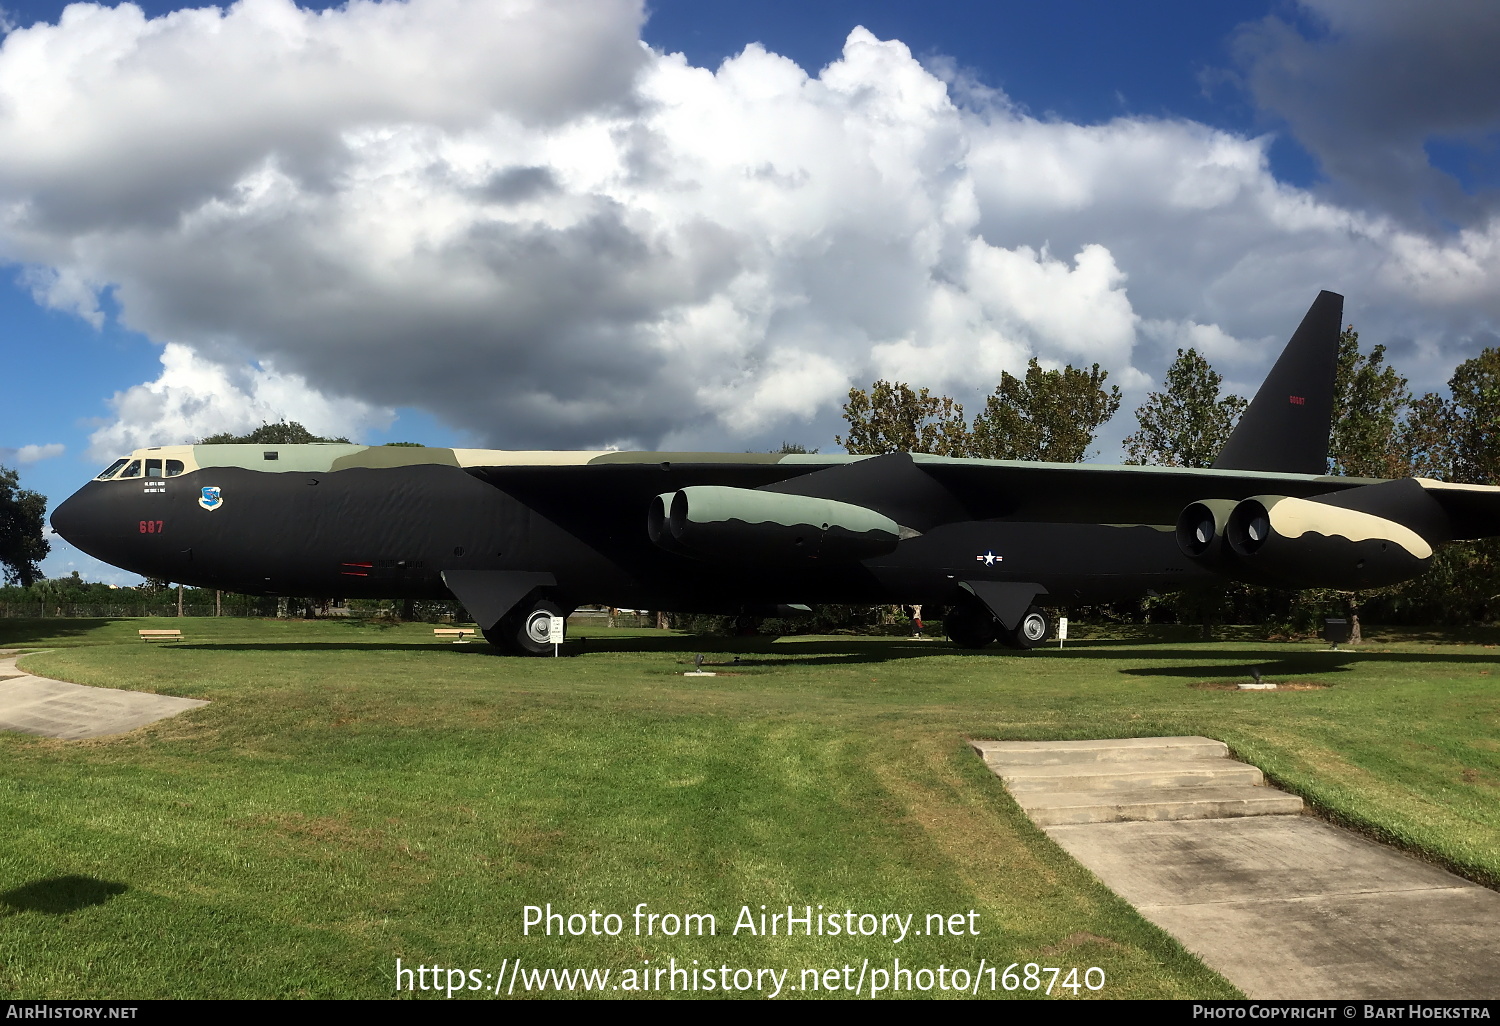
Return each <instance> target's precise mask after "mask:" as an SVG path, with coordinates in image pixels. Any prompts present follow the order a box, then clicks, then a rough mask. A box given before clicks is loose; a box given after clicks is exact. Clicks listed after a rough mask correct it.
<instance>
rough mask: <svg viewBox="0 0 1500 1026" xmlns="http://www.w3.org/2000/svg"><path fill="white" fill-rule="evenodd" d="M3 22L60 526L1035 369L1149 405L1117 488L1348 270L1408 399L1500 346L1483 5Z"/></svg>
mask: <svg viewBox="0 0 1500 1026" xmlns="http://www.w3.org/2000/svg"><path fill="white" fill-rule="evenodd" d="M1142 8H1147V9H1148V10H1145V11H1143V10H1142ZM0 12H3V13H0V30H3V31H4V32H5V35H4V38H3V40H0V346H3V347H4V352H5V355H6V358H7V359H6V365H7V368H8V371H9V373H8V375H7V381H8V382H9V383H10V388H9V389H8V390H7V394H6V397H5V401H4V402H3V403H0V463H4V464H6V465H10V466H15V467H18V468H19V470H20V471H21V474H22V480H23V483H24V484H25V485H27V486H28V487H32V488H36V489H38V490H40V491H42V492H44V493H46V494H48V495H49V496H50V497H51V498H52V499H53V501H54V502H56V501H60V500H61V499H62V498H65V497H66V495H67V494H68V493H69V492H71V491H72V490H73V489H74V488H76V487H77V486H78V485H79V484H80V483H82V481H83V480H85V479H86V478H87V477H89V476H90V475H91V474H92V473H93V472H94V471H95V470H96V469H97V466H102V465H103V464H105V463H106V462H108V460H109V459H110V458H112V457H113V456H115V455H117V454H120V453H123V452H125V451H127V450H128V449H130V448H132V447H135V446H139V445H154V444H166V443H172V442H182V441H191V440H193V439H194V438H197V437H200V436H202V435H204V434H208V433H211V432H215V431H221V430H226V429H236V430H240V429H248V428H251V427H254V426H255V425H257V424H259V423H261V422H262V421H265V420H276V419H278V418H282V417H285V418H287V419H292V420H298V421H301V422H302V423H304V424H306V425H307V426H309V427H310V428H313V429H314V430H315V431H319V432H322V433H330V434H343V435H348V436H349V437H351V438H354V439H356V440H361V441H369V442H383V441H388V440H412V441H422V442H426V443H429V444H439V445H442V444H469V445H484V446H494V447H500V448H573V447H590V448H593V447H605V446H620V447H640V448H663V449H673V448H708V449H718V448H723V449H728V450H745V449H765V448H770V447H773V446H775V445H776V444H778V443H779V442H781V441H783V440H789V441H797V442H801V443H802V444H804V445H807V446H809V447H815V446H816V447H822V448H823V449H824V450H825V451H827V450H829V449H832V448H833V441H832V437H833V435H834V434H835V433H836V432H837V431H838V430H839V428H840V426H841V422H840V419H839V404H840V402H841V401H842V399H843V397H844V395H845V393H846V392H847V391H848V389H849V388H850V386H851V385H866V384H868V383H869V382H870V381H872V380H873V379H875V378H877V377H893V378H898V379H901V380H905V381H908V382H911V383H912V384H919V385H927V386H930V387H932V388H934V389H936V390H940V391H944V392H947V393H948V394H951V395H953V396H954V397H956V398H958V399H959V400H960V401H962V402H965V403H966V404H968V405H969V407H970V409H971V410H972V409H974V408H976V407H977V406H979V405H980V404H981V403H982V397H983V396H984V395H985V394H986V393H988V392H989V391H990V390H991V389H992V388H993V387H994V385H995V383H996V382H997V381H998V378H999V376H1000V373H1001V371H1002V370H1011V371H1017V370H1020V369H1021V368H1023V367H1024V366H1025V364H1026V361H1027V360H1028V358H1030V357H1031V356H1037V357H1038V358H1040V359H1041V360H1042V362H1043V363H1044V364H1046V365H1049V366H1059V365H1061V364H1063V363H1067V362H1072V363H1074V364H1079V363H1083V364H1088V363H1093V362H1098V363H1100V364H1101V365H1102V366H1103V367H1104V368H1106V369H1107V370H1109V371H1110V374H1111V378H1112V380H1113V381H1116V382H1118V383H1119V384H1120V385H1121V386H1122V388H1123V389H1124V390H1125V392H1126V400H1125V403H1124V405H1123V407H1122V413H1121V415H1120V416H1119V417H1118V418H1117V420H1116V422H1115V423H1114V424H1112V425H1110V426H1109V427H1108V429H1107V430H1106V432H1105V436H1104V438H1102V439H1101V455H1100V458H1102V459H1106V460H1112V459H1116V458H1118V451H1117V447H1118V440H1119V438H1120V437H1121V436H1123V435H1124V434H1126V433H1128V431H1129V430H1131V429H1132V428H1133V426H1134V421H1133V418H1132V416H1131V413H1132V411H1133V410H1134V408H1135V406H1136V405H1137V404H1138V403H1139V402H1140V401H1141V400H1142V399H1143V398H1144V397H1145V394H1146V392H1147V391H1149V390H1150V388H1151V387H1152V386H1153V384H1154V383H1155V382H1157V381H1159V380H1160V378H1161V376H1162V373H1163V371H1164V369H1165V366H1166V364H1167V362H1168V361H1169V360H1170V358H1171V357H1172V355H1173V354H1174V352H1175V350H1176V349H1177V348H1178V347H1179V346H1186V345H1196V346H1197V347H1198V348H1199V350H1200V351H1202V352H1204V353H1205V354H1206V355H1208V357H1209V358H1210V359H1211V360H1212V361H1213V362H1214V364H1215V366H1216V367H1217V368H1218V369H1219V370H1220V371H1222V372H1223V373H1224V374H1225V375H1226V377H1227V378H1228V379H1229V380H1230V381H1231V383H1232V384H1233V385H1234V386H1235V387H1237V388H1238V389H1240V390H1241V391H1244V392H1246V393H1248V392H1250V391H1253V389H1254V388H1255V387H1256V385H1257V384H1258V382H1259V379H1260V377H1261V375H1263V373H1264V372H1265V370H1266V368H1267V367H1268V366H1269V362H1270V361H1271V360H1272V359H1273V358H1274V356H1275V355H1276V353H1277V351H1279V348H1280V346H1281V344H1282V343H1283V342H1284V340H1285V338H1286V337H1287V335H1288V334H1289V333H1290V331H1291V329H1292V328H1293V327H1294V326H1295V325H1296V323H1297V321H1298V320H1299V319H1300V317H1301V315H1302V313H1303V311H1304V310H1305V309H1306V307H1307V305H1308V304H1309V303H1310V302H1311V300H1312V298H1313V297H1314V296H1315V295H1316V293H1317V291H1318V290H1319V289H1323V288H1327V289H1332V290H1334V291H1338V292H1342V293H1344V294H1345V295H1346V296H1347V297H1348V299H1347V305H1346V319H1348V320H1351V321H1353V322H1354V323H1355V325H1356V327H1358V328H1359V329H1360V331H1361V333H1362V336H1363V338H1364V339H1365V340H1366V341H1367V342H1383V343H1385V344H1386V345H1388V346H1389V347H1390V349H1391V351H1392V353H1393V356H1394V360H1395V363H1396V364H1397V366H1398V367H1399V368H1400V369H1401V370H1402V371H1403V372H1405V373H1406V374H1407V375H1408V376H1409V377H1410V378H1411V379H1412V383H1413V385H1414V386H1415V387H1416V388H1418V389H1426V388H1440V387H1441V386H1442V383H1443V382H1444V381H1445V380H1446V379H1447V377H1448V375H1449V374H1450V373H1451V371H1452V368H1453V366H1454V365H1455V364H1456V363H1457V362H1459V361H1460V360H1462V359H1465V358H1467V357H1468V356H1471V355H1474V354H1475V353H1477V352H1478V351H1479V350H1480V349H1482V348H1484V347H1485V346H1489V345H1494V344H1496V342H1497V340H1496V337H1495V334H1494V332H1495V325H1496V323H1497V320H1500V261H1497V260H1496V249H1497V241H1500V220H1497V215H1496V198H1497V196H1500V191H1497V186H1500V156H1497V150H1496V145H1497V142H1500V135H1497V130H1500V81H1497V79H1500V63H1497V62H1495V61H1494V60H1493V57H1492V55H1493V54H1494V53H1495V52H1497V50H1500V7H1497V6H1496V5H1495V4H1494V3H1493V2H1492V0H1435V2H1432V3H1427V4H1423V5H1414V4H1411V3H1408V2H1405V0H1300V2H1294V0H1270V2H1267V0H1260V2H1249V0H1234V2H1227V3H1222V4H1215V5H1205V4H1201V3H1196V2H1194V3H1188V2H1182V0H1175V2H1162V3H1156V4H1151V5H1126V4H1119V3H1118V2H1114V0H1097V2H1096V0H1057V2H1054V3H1049V4H1045V5H1038V4H1034V3H1022V2H1011V0H989V2H984V3H965V2H941V0H928V2H924V3H922V4H916V3H892V2H874V0H871V2H856V0H830V2H825V3H820V4H814V5H809V4H805V3H791V2H784V0H771V2H762V3H758V4H753V5H749V4H746V5H728V4H719V3H706V2H701V0H700V2H696V3H692V2H686V0H661V2H658V3H654V4H646V5H643V4H642V3H639V2H636V0H535V2H532V0H408V2H405V3H396V2H381V3H372V2H365V0H351V2H350V3H348V4H345V5H342V6H338V7H331V8H326V9H319V8H307V7H298V6H296V5H294V4H293V3H291V2H289V0H241V2H239V3H236V4H234V5H232V6H229V7H224V8H211V7H210V8H187V7H183V8H176V7H174V6H173V5H172V4H170V3H156V2H151V3H145V4H143V5H140V6H137V5H133V4H121V5H119V6H115V7H110V6H103V5H96V4H74V5H71V6H66V7H64V5H62V4H60V3H54V2H48V0H0ZM96 465H97V466H96ZM74 567H77V568H79V569H82V570H84V571H85V572H86V573H87V574H88V575H89V576H95V577H104V578H109V573H110V572H109V571H106V570H105V569H103V568H101V567H99V566H97V565H95V564H92V563H91V562H90V561H88V560H87V559H86V557H82V556H81V555H80V554H78V553H77V552H76V551H74V550H71V549H68V548H67V547H65V546H62V545H60V544H59V545H58V546H57V551H56V553H55V555H54V556H53V557H52V558H51V559H50V560H49V561H48V563H47V564H46V569H47V570H48V572H49V573H54V574H56V573H65V572H67V571H68V570H69V569H72V568H74ZM122 579H123V578H122Z"/></svg>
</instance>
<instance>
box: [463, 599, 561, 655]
mask: <svg viewBox="0 0 1500 1026" xmlns="http://www.w3.org/2000/svg"><path fill="white" fill-rule="evenodd" d="M568 612H569V610H566V609H564V608H563V607H562V606H560V605H558V604H557V603H556V602H554V601H552V599H550V598H547V597H546V596H533V597H531V598H529V599H527V600H526V601H525V602H522V603H520V604H518V605H517V606H516V608H514V609H512V610H511V611H510V612H509V613H507V614H505V616H503V617H501V619H500V622H499V623H497V624H495V626H494V627H492V628H490V629H489V630H487V631H484V640H486V641H488V642H489V643H490V644H491V645H494V646H495V647H496V648H498V649H499V650H500V651H502V652H504V653H506V654H507V655H525V656H548V655H551V654H552V645H551V644H549V643H548V641H547V627H548V623H547V618H548V617H552V616H562V617H566V616H567V615H568Z"/></svg>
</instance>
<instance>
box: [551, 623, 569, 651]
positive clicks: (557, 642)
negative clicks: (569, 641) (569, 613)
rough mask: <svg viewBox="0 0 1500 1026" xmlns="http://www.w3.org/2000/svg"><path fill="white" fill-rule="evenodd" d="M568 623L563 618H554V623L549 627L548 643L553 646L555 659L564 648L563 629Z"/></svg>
mask: <svg viewBox="0 0 1500 1026" xmlns="http://www.w3.org/2000/svg"><path fill="white" fill-rule="evenodd" d="M567 622H568V621H567V620H566V619H565V618H563V617H561V616H554V617H552V622H551V623H549V624H548V625H547V641H548V642H550V643H551V645H552V656H553V658H556V657H557V653H558V651H559V650H560V649H561V648H562V643H563V628H564V626H566V624H567Z"/></svg>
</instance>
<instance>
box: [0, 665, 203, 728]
mask: <svg viewBox="0 0 1500 1026" xmlns="http://www.w3.org/2000/svg"><path fill="white" fill-rule="evenodd" d="M16 658H17V657H16V654H15V653H14V652H0V730H17V731H20V732H21V733H23V734H37V735H40V736H41V737H57V738H65V739H67V740H76V739H78V738H84V737H102V736H104V735H106V734H123V733H125V732H126V731H127V730H134V729H135V728H137V727H144V726H145V725H146V724H148V723H155V722H156V721H157V720H164V719H166V718H167V717H168V716H176V715H177V714H178V713H180V712H186V711H187V710H189V709H196V708H198V706H200V705H207V704H208V703H207V702H205V701H203V700H201V699H197V698H173V697H170V696H168V695H152V694H148V693H146V692H143V691H119V690H117V689H115V688H91V687H88V686H86V685H83V684H68V683H66V682H64V681H60V680H50V679H49V678H46V677H35V676H32V675H31V674H29V673H25V672H23V671H21V670H18V669H16Z"/></svg>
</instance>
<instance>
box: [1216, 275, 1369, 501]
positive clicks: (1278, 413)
mask: <svg viewBox="0 0 1500 1026" xmlns="http://www.w3.org/2000/svg"><path fill="white" fill-rule="evenodd" d="M1343 319H1344V297H1343V296H1341V295H1339V294H1338V293H1336V292H1320V293H1318V298H1317V299H1315V300H1313V305H1312V306H1311V307H1309V308H1308V311H1307V316H1305V317H1303V318H1302V323H1301V324H1300V325H1299V326H1298V327H1297V331H1296V333H1294V334H1293V335H1292V340H1291V341H1290V342H1288V343H1287V344H1286V348H1285V349H1283V350H1282V351H1281V357H1280V359H1278V360H1277V361H1276V366H1274V367H1272V368H1271V373H1270V374H1268V375H1266V380H1265V384H1263V385H1261V386H1260V391H1259V392H1256V393H1255V398H1254V399H1252V400H1251V402H1250V408H1249V409H1247V410H1246V411H1245V415H1244V416H1243V417H1241V418H1240V422H1239V424H1237V425H1236V426H1235V429H1234V432H1233V433H1232V434H1231V435H1230V436H1229V441H1228V442H1225V443H1224V448H1223V449H1222V450H1221V451H1220V452H1219V456H1218V459H1216V460H1214V464H1213V469H1215V470H1264V471H1273V472H1278V473H1285V474H1326V473H1328V432H1329V428H1330V426H1331V424H1332V420H1333V384H1334V375H1335V373H1336V371H1337V368H1338V354H1339V329H1340V328H1341V326H1342V325H1343Z"/></svg>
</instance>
